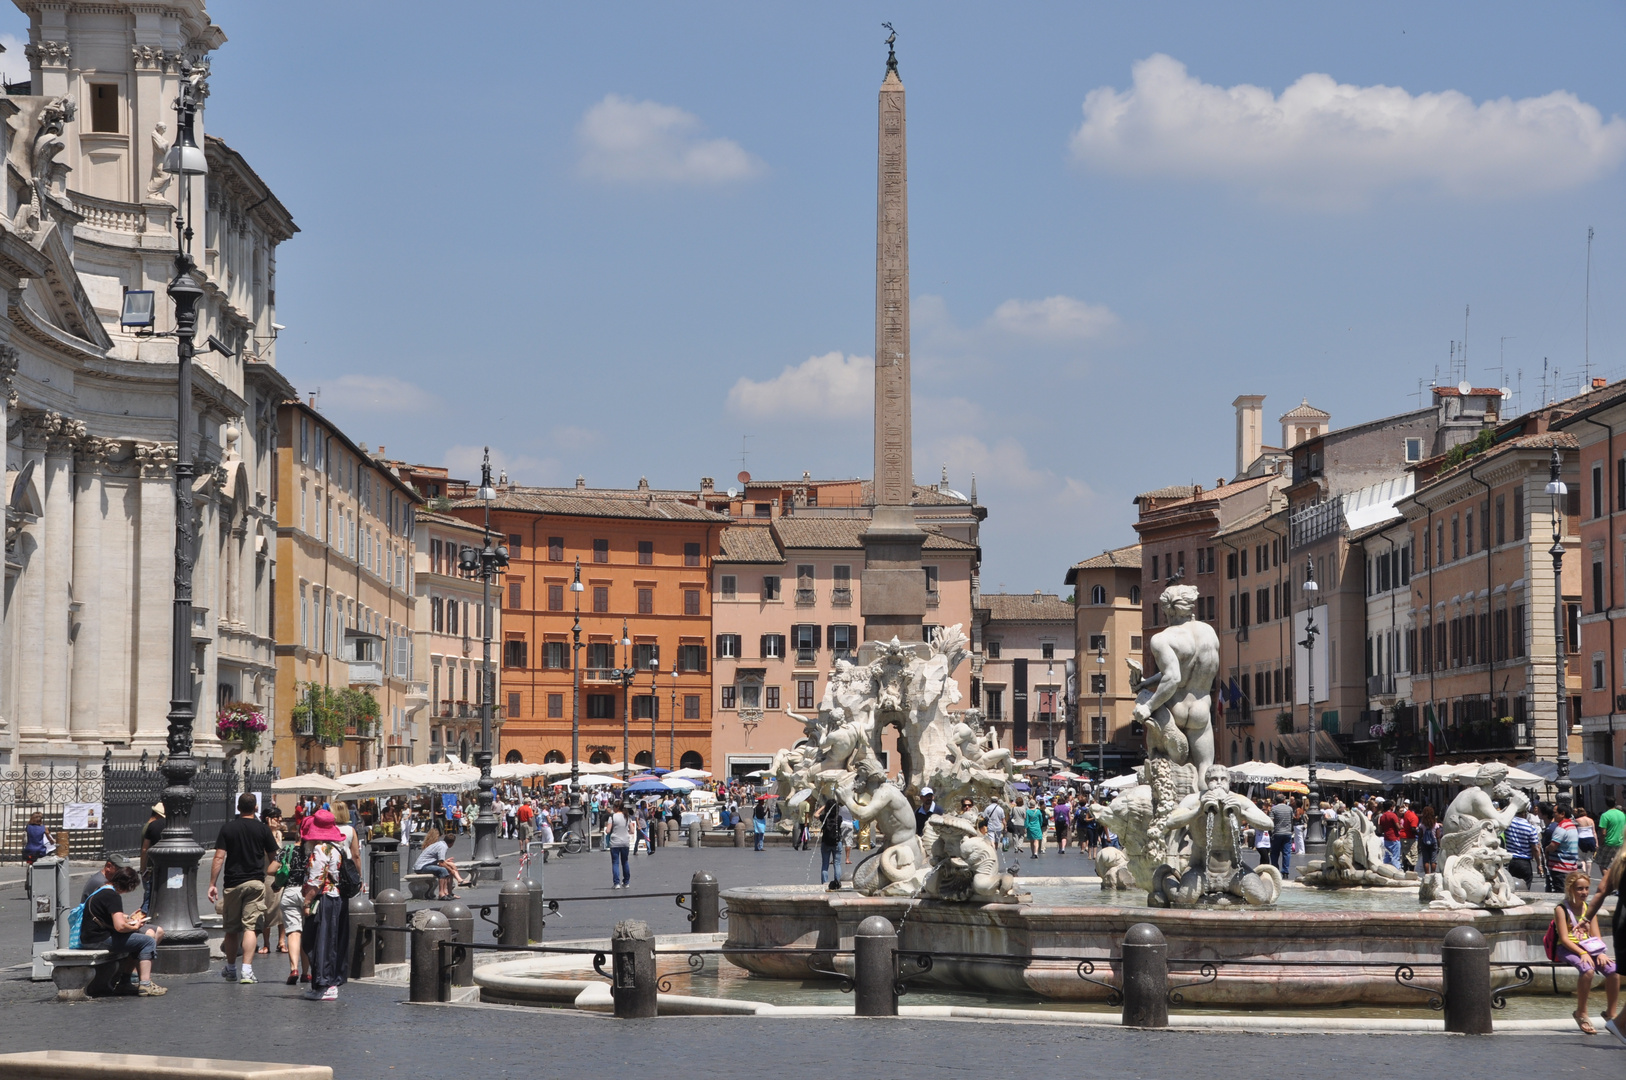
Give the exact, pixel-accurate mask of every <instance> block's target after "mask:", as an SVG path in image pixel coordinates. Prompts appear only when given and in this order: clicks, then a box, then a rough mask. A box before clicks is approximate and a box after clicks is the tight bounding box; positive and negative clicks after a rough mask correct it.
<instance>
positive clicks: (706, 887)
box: [689, 870, 722, 934]
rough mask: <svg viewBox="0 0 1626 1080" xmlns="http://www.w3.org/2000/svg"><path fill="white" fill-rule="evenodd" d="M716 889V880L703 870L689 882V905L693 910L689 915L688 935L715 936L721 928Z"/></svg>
mask: <svg viewBox="0 0 1626 1080" xmlns="http://www.w3.org/2000/svg"><path fill="white" fill-rule="evenodd" d="M718 888H719V887H718V885H717V879H716V878H714V877H712V876H711V875H710V874H708V873H706V872H705V871H704V870H702V871H700V872H699V873H698V874H696V875H695V876H694V877H693V878H692V879H691V880H690V882H689V903H690V904H691V905H692V906H693V908H694V910H693V911H691V912H690V913H689V922H690V924H691V926H690V933H694V934H715V933H717V932H718V931H719V930H720V929H721V928H722V927H721V922H722V920H721V919H720V918H719V917H718V910H719V909H718V903H717V893H718Z"/></svg>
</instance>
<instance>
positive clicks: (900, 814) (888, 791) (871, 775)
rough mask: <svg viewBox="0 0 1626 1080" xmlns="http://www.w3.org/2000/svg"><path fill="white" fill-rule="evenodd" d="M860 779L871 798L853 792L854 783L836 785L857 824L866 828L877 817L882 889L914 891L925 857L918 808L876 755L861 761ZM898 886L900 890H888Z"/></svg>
mask: <svg viewBox="0 0 1626 1080" xmlns="http://www.w3.org/2000/svg"><path fill="white" fill-rule="evenodd" d="M857 773H858V783H859V784H860V785H861V786H862V789H863V791H864V793H865V794H867V795H868V798H867V799H866V800H865V801H864V802H862V803H860V802H858V801H857V799H855V798H854V796H853V790H852V785H851V783H850V782H849V783H844V784H842V785H841V786H840V787H839V788H837V789H836V797H837V798H839V799H840V800H841V802H842V804H843V805H845V806H846V807H847V809H848V810H850V811H852V815H853V818H854V819H855V821H856V824H857V826H858V827H859V828H860V829H862V828H863V827H864V825H865V824H866V823H868V822H871V821H873V822H874V823H875V827H876V828H877V829H878V830H880V833H881V839H882V841H883V842H884V844H885V848H884V850H882V852H881V857H880V859H879V860H878V861H879V863H880V871H881V873H880V877H881V879H882V881H883V882H884V883H885V884H884V885H883V886H882V888H881V889H880V890H878V891H880V892H883V893H888V895H898V894H900V893H901V894H903V895H911V894H913V892H914V891H915V888H916V885H915V876H916V874H917V873H918V872H919V871H920V869H921V864H922V863H923V862H924V861H925V859H924V855H923V853H922V851H921V847H920V837H919V836H917V835H916V834H915V808H914V807H913V806H911V805H910V804H909V800H908V798H907V797H906V796H905V795H904V794H903V792H901V791H899V790H898V788H897V787H896V785H894V784H891V783H888V782H887V779H886V768H885V767H884V766H883V765H882V764H881V763H880V762H879V761H877V760H875V759H874V758H872V757H867V758H865V759H864V760H862V761H860V762H859V763H858V769H857ZM891 889H896V890H898V891H897V892H896V893H889V892H888V890H891Z"/></svg>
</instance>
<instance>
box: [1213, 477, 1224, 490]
mask: <svg viewBox="0 0 1626 1080" xmlns="http://www.w3.org/2000/svg"><path fill="white" fill-rule="evenodd" d="M1214 486H1215V487H1217V488H1222V487H1224V486H1225V477H1223V476H1216V477H1215V478H1214Z"/></svg>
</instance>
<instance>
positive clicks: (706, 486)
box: [700, 476, 717, 495]
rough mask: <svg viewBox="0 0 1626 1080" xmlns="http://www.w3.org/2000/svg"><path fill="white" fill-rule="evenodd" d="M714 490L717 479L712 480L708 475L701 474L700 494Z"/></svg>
mask: <svg viewBox="0 0 1626 1080" xmlns="http://www.w3.org/2000/svg"><path fill="white" fill-rule="evenodd" d="M716 490H717V481H716V480H713V479H712V478H711V477H709V476H702V477H701V478H700V494H702V495H710V494H711V493H712V492H714V491H716Z"/></svg>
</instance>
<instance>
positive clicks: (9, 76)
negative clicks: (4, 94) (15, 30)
mask: <svg viewBox="0 0 1626 1080" xmlns="http://www.w3.org/2000/svg"><path fill="white" fill-rule="evenodd" d="M0 45H3V46H5V50H6V51H5V52H3V53H0V77H4V79H5V80H6V82H9V83H20V82H27V81H28V57H26V56H24V55H23V49H24V48H26V47H27V45H28V42H26V41H24V40H22V39H21V38H19V37H17V36H16V35H15V34H0Z"/></svg>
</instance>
